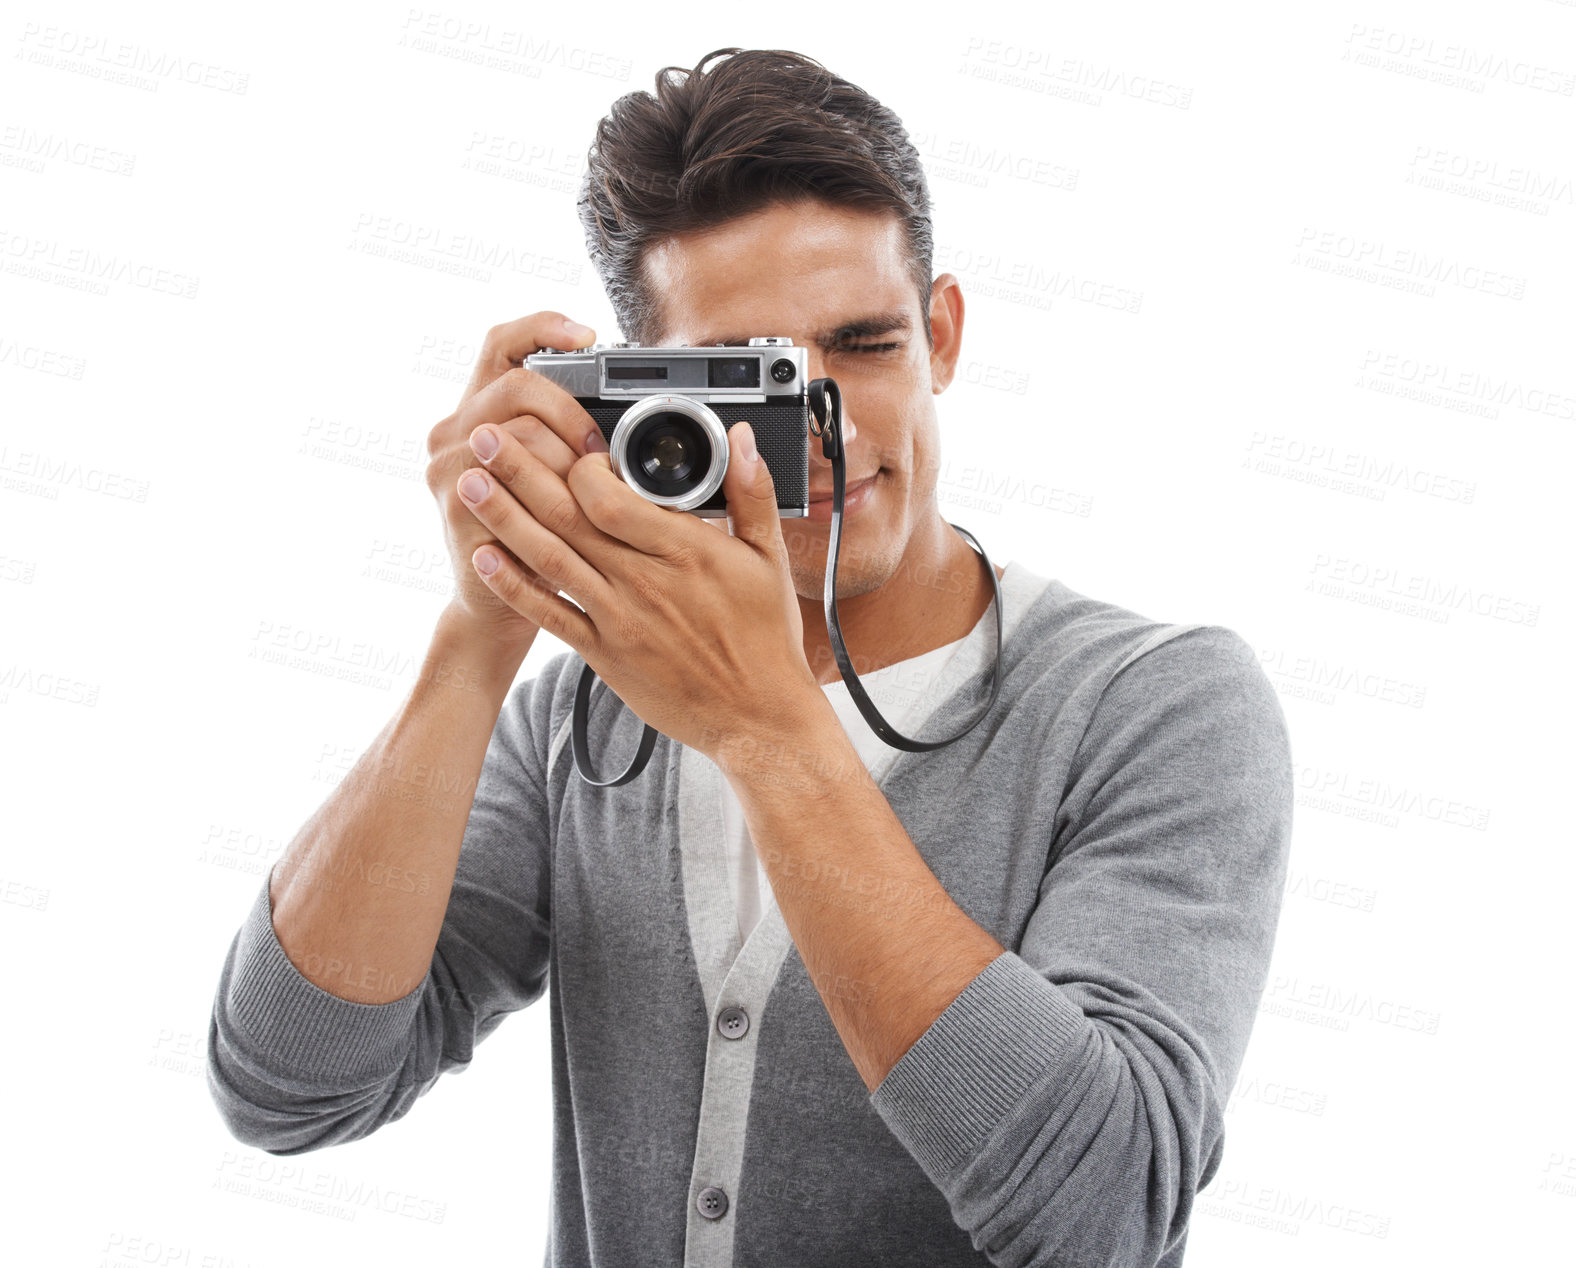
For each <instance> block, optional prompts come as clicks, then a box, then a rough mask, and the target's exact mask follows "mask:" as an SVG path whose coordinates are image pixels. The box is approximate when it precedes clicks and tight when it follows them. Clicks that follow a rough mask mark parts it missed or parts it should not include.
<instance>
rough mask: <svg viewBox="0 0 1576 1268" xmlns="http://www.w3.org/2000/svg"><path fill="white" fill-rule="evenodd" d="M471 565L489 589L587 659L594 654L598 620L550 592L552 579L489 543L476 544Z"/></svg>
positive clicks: (527, 618)
mask: <svg viewBox="0 0 1576 1268" xmlns="http://www.w3.org/2000/svg"><path fill="white" fill-rule="evenodd" d="M471 567H472V568H474V569H475V570H476V575H477V576H479V577H480V578H481V579H482V581H483V582H484V583H485V584H486V586H487V588H488V589H489V590H491V591H492V592H493V593H494V594H496V595H497V596H498V597H499V598H500V599H502V600H503V602H505V603H507V604H508V605H509V606H510V607H511V608H513V609H514V610H515V611H516V612H518V613H519V614H520V615H521V616H523V617H524V618H525V619H526V620H528V621H532V622H534V623H535V624H536V625H538V626H539V627H541V628H542V629H544V630H546V631H547V632H548V633H549V634H551V635H552V636H553V637H554V638H556V639H558V640H559V641H560V642H562V643H567V644H568V645H569V646H570V647H572V648H573V649H574V650H575V651H577V652H579V653H580V655H581V657H582V658H584V659H586V660H589V659H590V656H591V655H594V654H595V650H596V646H597V632H596V626H595V624H593V622H592V621H591V618H590V617H588V616H587V615H586V614H585V613H584V612H582V611H580V610H579V609H578V608H577V607H575V605H574V604H572V603H570V602H569V600H567V599H563V598H560V597H559V596H558V595H556V594H549V593H548V590H547V587H548V586H549V585H551V584H552V583H551V582H547V583H543V582H541V581H539V580H537V579H536V578H533V577H532V576H530V574H529V573H527V572H525V571H524V570H522V569H521V567H520V565H519V564H517V563H515V562H514V560H512V559H510V558H509V557H508V556H507V554H506V553H505V552H504V551H502V550H499V549H498V547H496V546H493V545H490V544H489V545H485V546H478V547H477V548H476V551H475V553H474V554H472V556H471ZM588 653H589V654H588Z"/></svg>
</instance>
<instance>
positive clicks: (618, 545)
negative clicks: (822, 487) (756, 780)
mask: <svg viewBox="0 0 1576 1268" xmlns="http://www.w3.org/2000/svg"><path fill="white" fill-rule="evenodd" d="M486 432H491V433H492V435H493V436H495V437H496V438H497V441H498V447H497V450H496V452H495V453H493V454H492V455H491V456H490V457H484V456H483V454H484V451H485V449H486V448H487V446H486V445H485V443H483V444H478V439H479V438H480V437H481V436H482V434H483V433H486ZM471 444H472V447H473V448H474V449H475V450H476V452H477V456H478V457H480V458H482V461H483V463H484V464H485V467H486V471H485V473H484V472H482V471H480V470H478V469H475V468H473V469H471V470H469V471H467V472H466V473H465V474H464V475H463V476H462V477H461V479H460V485H459V491H460V496H461V497H462V498H464V499H465V502H466V504H467V505H468V506H469V507H470V509H471V513H472V514H474V515H475V516H476V517H477V518H478V519H479V520H481V521H482V523H484V524H485V525H487V527H488V528H489V529H491V530H492V532H493V535H494V536H495V537H496V538H497V539H498V541H499V542H501V543H502V544H503V545H505V546H506V547H508V549H509V550H510V551H511V552H513V554H514V555H515V556H516V557H517V558H518V559H519V560H520V561H521V562H523V563H524V564H525V565H527V566H528V567H530V568H533V569H535V571H536V572H537V573H538V574H539V575H540V576H541V577H542V578H543V579H544V580H545V582H546V585H542V584H539V583H533V582H532V581H529V580H527V579H526V575H525V574H524V573H523V572H522V571H521V570H520V567H519V564H517V563H515V562H514V560H512V559H509V558H507V557H502V558H500V557H499V552H498V551H496V550H494V549H491V548H490V547H488V546H482V547H479V548H478V549H477V551H476V553H475V555H474V556H472V566H473V567H475V568H476V570H477V573H478V575H480V576H481V577H482V578H483V580H484V581H486V583H487V584H488V585H489V586H490V587H491V588H492V590H493V591H494V592H495V593H496V594H497V595H498V596H499V597H500V598H501V599H503V601H504V602H506V603H508V604H509V606H510V607H512V608H514V609H515V611H517V612H519V613H520V614H521V615H522V616H524V617H526V618H527V619H529V620H531V621H534V622H536V624H538V625H539V626H540V627H541V628H542V629H544V630H546V631H547V632H548V633H549V634H552V635H553V636H554V637H555V638H558V639H560V640H561V641H563V642H564V643H566V644H568V645H569V647H571V648H572V649H574V651H576V652H577V653H579V654H580V656H581V657H582V658H583V659H584V660H585V661H586V663H587V664H589V665H590V666H591V668H592V669H593V670H595V671H596V673H597V675H598V676H599V677H600V678H601V679H602V681H603V682H605V683H606V684H607V685H608V686H609V687H610V688H612V690H613V691H614V692H615V693H616V694H617V695H618V697H619V699H620V700H622V701H623V702H624V704H625V705H627V706H628V707H629V708H630V709H632V710H633V711H634V712H635V714H636V715H637V716H638V717H639V718H640V719H641V720H642V721H644V722H646V723H648V724H650V725H651V726H653V727H655V728H656V729H657V730H659V731H661V732H662V733H663V734H664V735H667V736H669V737H671V738H672V739H674V740H677V741H678V742H679V743H681V744H684V745H687V746H689V747H691V748H694V749H697V750H698V751H700V752H702V753H705V754H706V755H707V756H714V750H717V749H719V748H720V747H721V746H722V744H723V743H724V742H725V741H727V740H730V739H734V738H739V737H746V738H755V737H758V736H764V735H769V734H772V733H773V732H776V731H779V730H780V729H781V727H782V726H783V725H784V723H785V722H786V721H787V720H788V719H789V718H790V717H792V715H793V712H794V711H795V710H796V709H798V708H799V707H801V702H803V703H804V704H811V703H812V702H813V701H814V700H821V701H824V696H823V695H822V693H821V690H820V687H819V685H818V684H817V683H816V680H815V675H814V674H813V673H812V672H811V670H810V666H809V664H808V662H807V661H806V660H805V656H804V626H803V622H802V620H801V618H800V615H799V599H798V595H797V593H796V591H795V590H794V585H793V577H792V573H791V571H790V568H789V561H788V550H787V547H786V545H785V544H784V542H783V534H782V521H781V518H780V517H779V515H778V513H777V495H776V490H775V489H774V487H773V484H772V477H771V472H770V470H768V468H767V466H766V463H765V462H764V461H762V460H761V459H760V458H758V457H756V456H755V447H754V442H753V435H752V433H751V430H750V425H749V424H748V423H747V422H739V423H735V424H734V425H733V427H732V428H730V429H729V431H728V469H727V472H726V474H725V475H724V476H723V485H722V489H723V495H724V497H725V498H726V500H727V504H728V523H729V526H730V529H731V534H730V533H722V532H719V531H718V529H717V527H716V526H715V525H710V524H706V523H703V522H702V520H701V517H699V516H695V515H692V514H690V513H688V512H684V511H672V510H669V509H668V508H666V507H661V506H657V505H656V504H655V503H652V502H649V501H647V500H646V499H645V498H643V497H641V496H640V494H638V493H636V492H635V490H634V489H632V488H630V487H629V485H627V484H626V483H625V482H624V481H623V480H622V479H621V478H620V477H619V476H617V475H615V474H614V473H613V469H612V466H611V463H610V461H609V458H608V455H607V454H606V453H588V454H585V455H584V456H583V457H581V458H579V459H577V460H576V461H575V463H574V465H573V466H572V467H570V469H569V474H568V477H567V479H564V478H560V477H559V476H558V475H557V474H556V473H555V472H554V471H552V470H551V469H550V468H549V467H548V466H547V465H546V464H544V463H543V462H541V461H540V460H539V459H537V458H536V457H535V456H534V455H533V454H532V453H531V452H530V451H529V450H528V449H526V448H525V446H524V445H522V444H521V443H520V441H518V440H517V439H515V438H514V437H513V436H511V435H510V434H509V433H508V432H505V431H502V430H501V429H497V428H488V427H480V428H477V431H476V433H474V434H473V435H472V437H471ZM476 479H481V480H485V482H486V484H487V489H486V492H485V496H483V497H482V498H481V499H479V500H478V499H475V498H473V497H471V496H470V494H471V491H472V490H471V488H470V487H469V482H470V481H472V480H476ZM489 558H492V559H497V561H498V563H497V566H496V568H495V569H494V570H493V571H492V572H490V573H489V572H486V571H484V569H485V568H486V565H487V561H488V559H489ZM547 586H552V587H553V588H554V590H553V592H549V591H548V589H547ZM558 592H562V594H564V595H567V596H568V597H569V598H570V599H573V600H574V604H571V603H569V602H567V601H566V600H565V599H564V598H562V597H560V595H559V593H558ZM576 604H578V605H579V610H577V609H576V607H575V605H576Z"/></svg>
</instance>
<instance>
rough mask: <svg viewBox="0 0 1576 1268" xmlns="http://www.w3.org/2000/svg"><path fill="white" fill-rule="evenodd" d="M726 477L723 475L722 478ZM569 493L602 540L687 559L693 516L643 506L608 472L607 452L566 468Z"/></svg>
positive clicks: (693, 540) (705, 542)
mask: <svg viewBox="0 0 1576 1268" xmlns="http://www.w3.org/2000/svg"><path fill="white" fill-rule="evenodd" d="M725 478H726V477H725ZM568 483H569V491H570V492H571V493H572V494H573V495H574V499H575V502H576V503H577V504H578V505H579V507H580V510H581V513H582V514H583V515H584V516H585V518H586V519H587V520H588V521H589V522H590V523H591V524H592V526H593V527H595V528H597V529H599V530H600V531H601V533H602V534H603V536H604V537H607V538H610V539H612V540H614V541H616V542H621V543H624V544H626V545H627V546H628V547H630V548H632V549H634V550H636V551H639V552H640V553H641V554H642V555H652V556H655V557H657V558H659V559H684V558H688V557H693V556H694V553H695V549H696V546H697V545H700V546H702V547H703V548H704V547H709V546H711V544H712V543H711V541H710V539H709V538H708V539H704V540H702V541H700V542H697V540H696V537H695V535H694V534H695V529H696V527H697V526H696V524H695V523H694V521H695V519H696V518H697V517H696V516H693V515H691V514H689V513H688V512H687V511H674V510H671V509H670V508H668V507H665V506H658V505H657V504H656V503H655V502H649V501H647V500H646V499H645V498H643V497H641V496H640V494H638V493H636V492H635V490H634V489H632V488H630V487H629V485H627V484H625V483H624V481H622V480H621V479H619V478H618V476H616V475H614V474H613V466H612V462H611V460H610V459H609V457H608V455H607V454H601V453H593V454H587V455H586V456H585V457H584V458H582V459H581V460H580V461H579V462H577V463H575V465H574V466H573V467H571V468H570V469H569V481H568Z"/></svg>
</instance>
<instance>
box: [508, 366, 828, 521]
mask: <svg viewBox="0 0 1576 1268" xmlns="http://www.w3.org/2000/svg"><path fill="white" fill-rule="evenodd" d="M525 367H526V369H528V370H534V371H535V372H536V373H538V374H540V375H542V376H543V377H544V378H548V379H551V380H552V381H553V382H554V383H556V384H558V386H559V387H561V388H563V389H564V390H565V391H566V392H568V393H569V394H570V395H571V396H573V397H574V398H575V400H577V401H579V402H580V406H581V408H583V409H584V410H585V411H586V413H588V414H590V415H591V417H592V418H594V419H595V420H596V425H597V426H598V427H599V428H601V430H602V437H603V439H604V440H606V441H607V447H608V450H609V451H610V452H609V455H608V456H609V461H610V463H611V466H612V468H613V471H614V473H615V474H617V475H618V476H619V477H620V478H621V479H622V480H623V481H624V483H626V484H628V485H629V486H630V487H631V488H633V489H634V490H635V491H636V492H637V493H639V494H640V495H641V496H642V497H643V498H646V499H647V500H648V501H651V502H655V503H656V504H657V505H658V506H666V507H668V508H670V509H672V510H675V511H688V512H690V513H691V514H692V515H701V516H706V517H708V518H722V517H726V516H727V514H728V504H727V501H726V499H725V498H724V497H723V493H722V477H723V474H724V473H725V472H726V471H727V469H728V436H727V429H728V428H729V427H731V426H732V425H733V424H734V423H736V422H738V421H739V420H740V419H747V420H748V421H749V423H750V427H751V430H753V431H754V433H755V447H756V450H757V452H759V453H760V455H761V457H762V458H763V459H764V460H765V462H766V466H767V469H768V470H769V471H770V472H771V475H772V484H773V486H774V487H775V488H776V490H777V513H778V515H780V516H782V517H784V518H787V517H789V516H794V515H805V514H806V513H807V512H808V511H809V485H810V432H809V424H810V416H811V415H810V403H809V387H810V383H809V377H808V375H807V374H806V372H805V371H806V363H805V349H804V348H800V347H795V346H794V342H793V340H792V339H786V338H783V337H781V336H777V335H772V336H766V337H762V338H756V339H751V340H750V342H749V346H748V347H735V346H729V345H723V344H717V345H715V346H713V347H710V348H693V347H677V348H643V347H641V346H640V345H639V344H636V343H609V344H600V343H598V344H592V345H591V347H589V348H577V349H575V350H573V351H569V352H563V351H558V350H556V349H552V348H546V349H543V350H542V351H541V352H535V353H532V354H531V355H530V356H528V357H526V359H525Z"/></svg>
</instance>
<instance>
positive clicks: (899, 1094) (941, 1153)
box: [870, 951, 1090, 1182]
mask: <svg viewBox="0 0 1576 1268" xmlns="http://www.w3.org/2000/svg"><path fill="white" fill-rule="evenodd" d="M1089 1024H1090V1023H1089V1021H1088V1019H1087V1018H1086V1017H1085V1016H1084V1015H1083V1012H1082V1011H1081V1010H1080V1009H1079V1008H1078V1006H1077V1005H1076V1004H1074V1003H1073V1002H1072V1001H1071V1000H1070V999H1068V998H1067V996H1066V995H1064V994H1063V993H1062V991H1061V989H1060V988H1059V987H1058V986H1057V985H1056V984H1055V983H1054V982H1049V981H1047V980H1046V979H1045V978H1044V977H1042V976H1041V975H1040V974H1039V973H1038V972H1036V971H1035V970H1034V969H1033V968H1031V967H1030V966H1029V964H1028V963H1027V962H1026V961H1025V960H1024V959H1023V958H1022V957H1021V956H1019V955H1018V954H1017V953H1016V952H1014V951H1005V952H1003V953H1002V954H1001V955H999V956H997V957H996V958H995V959H994V960H992V961H991V962H990V963H989V964H988V965H986V966H985V968H984V969H983V970H981V972H980V973H979V975H978V976H977V977H976V978H975V979H974V980H973V981H972V982H970V983H969V984H968V985H967V986H966V987H964V988H963V990H962V992H961V993H959V995H958V997H957V998H956V999H954V1000H953V1001H952V1003H951V1004H949V1005H947V1008H946V1011H944V1012H943V1013H942V1014H941V1015H940V1016H939V1017H937V1018H936V1020H935V1021H934V1022H932V1023H931V1025H930V1028H929V1029H928V1030H926V1031H925V1033H924V1034H922V1035H921V1036H920V1037H919V1038H918V1039H917V1040H915V1041H914V1044H913V1046H912V1047H910V1048H909V1050H908V1051H907V1052H905V1053H904V1054H903V1057H902V1059H901V1060H900V1061H899V1062H898V1063H897V1064H896V1065H895V1066H893V1067H892V1069H891V1070H889V1071H888V1072H887V1076H886V1078H884V1079H882V1080H881V1083H880V1084H879V1086H877V1088H876V1090H875V1091H874V1092H872V1093H871V1094H870V1104H871V1106H872V1107H873V1108H874V1109H875V1111H876V1112H877V1113H878V1114H880V1115H881V1117H882V1119H883V1120H884V1121H885V1122H886V1125H887V1126H888V1127H889V1128H890V1129H891V1130H892V1134H893V1135H894V1136H896V1137H897V1138H898V1140H899V1141H900V1142H902V1144H903V1145H904V1147H905V1148H907V1149H908V1151H909V1152H910V1153H911V1154H913V1155H914V1158H915V1160H916V1161H917V1162H919V1164H920V1165H921V1167H923V1168H924V1170H925V1173H926V1174H927V1175H928V1176H929V1177H930V1178H931V1179H932V1180H933V1181H938V1182H939V1181H940V1180H942V1179H944V1178H950V1177H952V1176H953V1175H954V1174H955V1173H956V1172H957V1170H958V1169H959V1168H960V1167H961V1166H963V1165H964V1164H965V1163H967V1162H968V1161H969V1160H970V1159H971V1158H973V1157H974V1155H975V1154H976V1153H977V1151H978V1150H979V1147H980V1145H981V1144H982V1143H983V1142H984V1141H985V1140H986V1139H987V1137H989V1136H990V1134H991V1133H992V1132H993V1131H994V1130H995V1129H996V1128H997V1126H998V1125H999V1124H1000V1123H1001V1121H1002V1119H1003V1118H1005V1117H1006V1116H1007V1115H1009V1114H1011V1113H1012V1112H1013V1110H1014V1109H1015V1108H1016V1107H1017V1105H1018V1103H1019V1102H1020V1101H1021V1100H1022V1099H1023V1095H1024V1093H1025V1092H1027V1091H1028V1089H1029V1088H1030V1087H1031V1086H1032V1085H1033V1084H1035V1083H1038V1082H1041V1081H1043V1080H1044V1079H1045V1077H1046V1075H1047V1074H1048V1073H1049V1072H1051V1071H1053V1070H1056V1069H1058V1068H1060V1067H1061V1065H1062V1064H1063V1062H1064V1061H1065V1059H1066V1057H1067V1054H1068V1052H1069V1051H1070V1050H1073V1049H1075V1048H1076V1047H1078V1046H1080V1045H1081V1043H1082V1036H1083V1033H1084V1031H1085V1029H1086V1028H1087V1027H1088V1026H1089Z"/></svg>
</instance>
